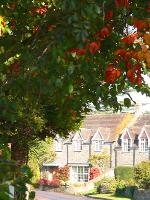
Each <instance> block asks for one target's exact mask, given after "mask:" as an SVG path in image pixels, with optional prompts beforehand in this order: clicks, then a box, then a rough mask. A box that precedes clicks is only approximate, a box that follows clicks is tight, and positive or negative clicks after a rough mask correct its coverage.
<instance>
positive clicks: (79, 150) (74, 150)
mask: <svg viewBox="0 0 150 200" xmlns="http://www.w3.org/2000/svg"><path fill="white" fill-rule="evenodd" d="M81 151H82V150H74V152H81Z"/></svg>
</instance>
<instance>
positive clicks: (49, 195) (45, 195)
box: [35, 191, 94, 200]
mask: <svg viewBox="0 0 150 200" xmlns="http://www.w3.org/2000/svg"><path fill="white" fill-rule="evenodd" d="M35 200H91V198H88V197H77V196H72V195H67V194H62V193H56V192H46V191H36V198H35ZM92 200H94V199H93V198H92Z"/></svg>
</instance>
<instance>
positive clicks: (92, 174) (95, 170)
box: [89, 167, 100, 180]
mask: <svg viewBox="0 0 150 200" xmlns="http://www.w3.org/2000/svg"><path fill="white" fill-rule="evenodd" d="M99 175H100V170H99V169H98V168H97V167H92V168H91V169H90V174H89V179H90V180H92V179H94V178H96V177H98V176H99Z"/></svg>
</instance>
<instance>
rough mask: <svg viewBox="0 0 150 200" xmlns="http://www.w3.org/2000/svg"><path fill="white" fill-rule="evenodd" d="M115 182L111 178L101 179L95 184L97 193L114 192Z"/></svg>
mask: <svg viewBox="0 0 150 200" xmlns="http://www.w3.org/2000/svg"><path fill="white" fill-rule="evenodd" d="M116 185H117V181H116V180H115V179H113V178H103V179H102V180H101V181H98V182H96V183H95V186H96V188H97V192H98V193H114V192H115V190H116Z"/></svg>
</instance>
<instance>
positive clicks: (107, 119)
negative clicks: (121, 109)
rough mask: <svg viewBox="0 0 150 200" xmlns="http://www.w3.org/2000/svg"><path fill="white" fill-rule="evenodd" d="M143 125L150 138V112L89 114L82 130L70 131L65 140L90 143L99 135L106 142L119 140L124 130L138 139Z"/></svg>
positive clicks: (132, 137)
mask: <svg viewBox="0 0 150 200" xmlns="http://www.w3.org/2000/svg"><path fill="white" fill-rule="evenodd" d="M143 127H144V129H145V130H146V132H147V135H148V136H149V138H150V114H142V115H140V116H136V115H134V114H129V113H121V114H93V115H87V116H86V118H85V119H84V121H83V123H82V127H81V128H80V130H79V131H77V132H72V133H70V135H69V137H68V139H66V140H65V142H66V143H67V142H68V143H70V142H72V141H73V140H76V139H79V140H83V142H84V143H86V142H87V143H88V142H90V141H91V140H92V139H93V138H96V137H98V135H99V137H102V138H103V139H104V141H105V142H113V141H118V138H119V136H120V139H121V135H122V134H123V132H124V130H128V133H129V135H130V138H131V139H132V140H133V141H134V140H137V139H138V136H139V134H140V133H141V130H142V128H143ZM125 128H127V129H125Z"/></svg>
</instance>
